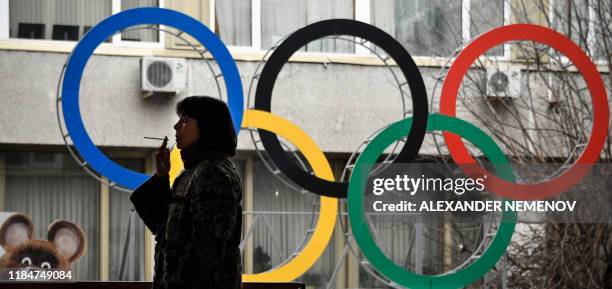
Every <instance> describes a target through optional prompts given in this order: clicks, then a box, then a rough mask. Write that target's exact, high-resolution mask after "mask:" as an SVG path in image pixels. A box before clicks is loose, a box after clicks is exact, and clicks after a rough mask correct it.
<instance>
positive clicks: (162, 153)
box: [155, 137, 170, 177]
mask: <svg viewBox="0 0 612 289" xmlns="http://www.w3.org/2000/svg"><path fill="white" fill-rule="evenodd" d="M167 143H168V137H165V138H164V142H162V144H161V146H160V147H159V148H158V149H157V151H155V169H156V171H155V175H156V176H158V177H167V176H168V175H169V173H170V150H168V148H166V144H167Z"/></svg>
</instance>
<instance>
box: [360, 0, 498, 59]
mask: <svg viewBox="0 0 612 289" xmlns="http://www.w3.org/2000/svg"><path fill="white" fill-rule="evenodd" d="M370 5H371V7H370V17H371V19H372V23H373V24H374V25H375V26H377V27H379V28H381V29H383V30H384V31H386V32H387V33H389V34H391V35H392V36H394V37H395V38H396V39H397V40H398V41H399V42H400V43H402V44H403V45H404V47H406V49H407V50H408V52H410V54H411V55H413V56H434V57H448V56H449V55H451V53H452V52H453V51H455V50H456V49H457V48H459V47H460V45H461V44H462V43H464V42H465V41H467V40H469V39H471V38H473V37H475V36H477V35H478V34H480V33H482V32H485V31H487V30H489V29H491V28H493V27H497V26H501V25H503V24H504V1H503V0H495V1H485V0H471V1H455V0H415V1H401V0H383V1H371V2H370ZM489 55H493V56H502V55H503V48H502V47H497V48H495V49H494V50H492V51H490V52H489Z"/></svg>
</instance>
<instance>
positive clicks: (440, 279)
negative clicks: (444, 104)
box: [348, 114, 517, 289]
mask: <svg viewBox="0 0 612 289" xmlns="http://www.w3.org/2000/svg"><path fill="white" fill-rule="evenodd" d="M411 124H412V118H406V119H403V120H401V121H398V122H396V123H393V124H392V125H391V126H389V127H388V128H386V129H385V130H383V131H382V132H381V133H380V134H378V135H377V136H376V137H375V138H374V139H373V140H372V141H371V142H370V144H369V145H368V146H367V147H366V148H365V149H364V151H363V153H361V155H360V156H359V158H358V159H357V162H356V163H355V169H354V171H353V172H352V174H351V177H350V180H349V188H348V213H349V220H350V223H351V229H352V230H353V236H354V237H355V241H356V242H357V245H359V248H360V249H361V251H362V252H363V254H364V255H365V257H366V258H367V259H368V260H369V261H370V263H371V264H372V266H374V268H376V269H377V270H378V271H379V272H380V273H381V274H383V275H384V276H386V277H387V278H389V279H390V280H391V281H393V282H395V283H397V284H400V285H402V286H405V287H409V288H412V289H421V288H427V289H430V288H460V287H464V286H466V285H468V284H471V283H472V282H474V281H476V280H478V279H479V278H480V277H482V276H484V275H485V274H486V273H487V272H488V271H489V270H490V269H491V268H492V267H493V266H495V264H496V263H497V261H498V260H499V259H500V258H501V257H502V256H503V255H504V253H505V251H506V248H507V247H508V244H510V240H511V239H512V234H513V233H514V227H515V226H516V219H517V214H516V212H514V211H504V212H503V214H502V220H501V223H500V225H499V229H498V231H497V234H496V235H495V238H494V239H493V242H492V243H491V244H490V245H489V247H488V248H487V250H486V251H485V252H484V253H483V254H482V256H481V257H480V258H478V259H477V260H476V261H475V262H474V263H472V264H470V265H469V266H468V267H466V268H464V269H462V270H460V271H457V272H453V273H450V274H442V275H421V274H416V273H414V272H411V271H408V270H406V269H404V268H402V267H400V266H398V265H397V264H395V263H394V262H393V261H392V260H390V259H388V258H387V257H386V256H385V254H384V253H383V252H382V251H381V250H380V248H378V246H377V245H376V242H375V241H374V239H373V238H372V235H371V234H370V231H369V228H368V224H367V222H366V221H365V219H364V215H363V209H362V208H363V191H364V188H365V182H366V180H367V178H364V177H363V176H364V175H365V176H367V175H368V174H364V172H363V169H366V168H370V167H371V164H374V163H375V162H376V160H377V159H378V157H379V156H380V155H381V154H382V153H383V151H384V150H385V149H386V148H387V147H388V146H389V145H391V144H392V143H393V142H395V141H396V140H398V139H400V138H401V137H403V136H405V135H406V131H408V130H410V127H411ZM434 130H440V131H448V132H452V133H455V134H457V135H459V136H461V137H463V138H464V139H466V140H468V141H470V142H471V143H472V144H474V145H476V146H477V147H478V148H479V149H480V150H481V151H482V152H483V153H484V155H485V156H486V157H487V158H488V159H489V161H491V163H492V164H493V166H494V168H495V171H496V172H497V173H498V174H499V176H500V177H502V178H504V179H505V180H508V181H514V174H513V173H512V170H511V168H510V166H509V165H508V164H509V163H508V159H507V158H506V156H505V155H504V153H503V152H502V151H501V149H500V148H499V147H498V146H497V145H496V144H495V142H494V141H493V139H491V137H489V136H488V135H487V134H485V133H484V132H483V131H482V130H480V129H479V128H477V127H475V126H474V125H472V124H470V123H468V122H465V121H463V120H461V119H458V118H454V117H449V116H445V115H441V114H430V115H429V118H428V121H427V131H428V132H431V131H434ZM504 201H507V200H506V199H504Z"/></svg>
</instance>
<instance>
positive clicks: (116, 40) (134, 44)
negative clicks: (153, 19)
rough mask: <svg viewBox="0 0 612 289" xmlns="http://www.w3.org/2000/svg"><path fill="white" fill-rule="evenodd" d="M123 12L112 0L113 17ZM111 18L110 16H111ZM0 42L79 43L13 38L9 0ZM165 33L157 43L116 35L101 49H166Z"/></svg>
mask: <svg viewBox="0 0 612 289" xmlns="http://www.w3.org/2000/svg"><path fill="white" fill-rule="evenodd" d="M158 1H159V5H158V7H160V8H164V7H166V0H158ZM119 12H121V0H111V15H113V14H116V13H119ZM109 16H110V15H109ZM0 19H2V20H0V42H5V43H23V44H24V45H58V46H62V47H64V46H75V45H76V44H77V43H78V41H66V40H53V39H23V38H11V37H10V35H9V29H10V9H9V0H0ZM164 34H165V33H162V31H158V41H157V42H139V41H124V40H121V34H116V35H114V36H113V37H112V39H111V43H101V44H100V47H105V48H151V49H155V48H164V47H165V37H164Z"/></svg>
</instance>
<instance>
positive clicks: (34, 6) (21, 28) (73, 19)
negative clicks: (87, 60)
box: [0, 0, 161, 43]
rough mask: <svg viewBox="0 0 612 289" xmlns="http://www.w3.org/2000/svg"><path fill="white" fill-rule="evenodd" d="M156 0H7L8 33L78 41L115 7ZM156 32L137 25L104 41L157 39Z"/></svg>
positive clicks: (153, 40) (155, 4) (136, 5)
mask: <svg viewBox="0 0 612 289" xmlns="http://www.w3.org/2000/svg"><path fill="white" fill-rule="evenodd" d="M160 2H161V1H158V0H121V1H113V0H9V1H8V10H9V13H8V15H9V25H8V26H9V27H8V30H9V32H8V37H9V38H19V39H47V40H59V41H78V40H79V39H81V38H82V37H83V35H85V34H86V33H87V31H89V29H91V28H92V27H93V26H94V25H96V24H97V23H99V22H100V21H102V20H104V19H105V18H107V17H109V16H110V15H112V14H113V13H114V12H115V11H117V12H118V11H122V10H126V9H131V8H135V7H145V6H160ZM5 8H6V7H5ZM0 9H2V8H0ZM159 35H160V34H159V32H158V31H157V30H152V29H138V30H133V31H126V32H125V33H122V35H121V36H119V37H117V38H114V39H112V40H111V39H109V40H108V42H111V41H112V42H114V43H118V42H122V41H126V42H128V41H136V42H159V41H160V37H159Z"/></svg>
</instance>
